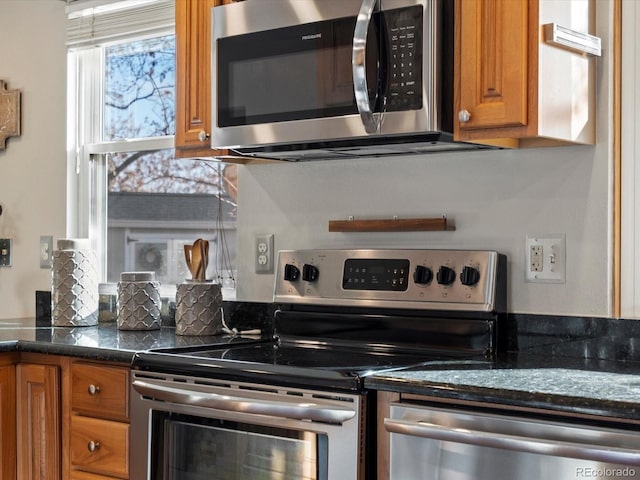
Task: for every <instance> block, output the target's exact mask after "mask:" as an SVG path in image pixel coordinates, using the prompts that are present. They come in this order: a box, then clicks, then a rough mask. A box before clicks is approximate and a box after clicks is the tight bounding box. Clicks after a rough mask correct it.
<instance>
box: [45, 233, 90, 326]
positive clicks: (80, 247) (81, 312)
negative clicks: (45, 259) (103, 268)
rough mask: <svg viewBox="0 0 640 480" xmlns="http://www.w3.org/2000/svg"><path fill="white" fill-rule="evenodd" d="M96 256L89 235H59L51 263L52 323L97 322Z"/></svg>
mask: <svg viewBox="0 0 640 480" xmlns="http://www.w3.org/2000/svg"><path fill="white" fill-rule="evenodd" d="M98 310H99V293H98V270H97V256H96V253H95V251H93V250H92V249H91V246H90V242H89V240H88V239H60V240H58V243H57V250H54V252H53V263H52V267H51V324H52V325H53V326H55V327H87V326H93V325H97V324H98Z"/></svg>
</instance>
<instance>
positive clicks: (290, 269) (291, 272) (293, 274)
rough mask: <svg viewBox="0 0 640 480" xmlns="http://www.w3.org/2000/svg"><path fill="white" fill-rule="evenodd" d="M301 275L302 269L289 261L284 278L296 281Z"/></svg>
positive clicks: (285, 267)
mask: <svg viewBox="0 0 640 480" xmlns="http://www.w3.org/2000/svg"><path fill="white" fill-rule="evenodd" d="M299 277H300V270H298V267H296V266H295V265H291V264H290V263H287V264H286V265H285V266H284V279H285V280H288V281H290V282H295V281H296V280H298V278H299Z"/></svg>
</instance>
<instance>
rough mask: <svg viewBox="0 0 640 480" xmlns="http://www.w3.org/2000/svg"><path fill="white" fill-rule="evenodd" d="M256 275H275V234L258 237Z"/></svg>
mask: <svg viewBox="0 0 640 480" xmlns="http://www.w3.org/2000/svg"><path fill="white" fill-rule="evenodd" d="M255 255H256V266H255V272H256V273H273V257H274V255H275V252H274V251H273V234H272V233H269V234H264V235H256V250H255Z"/></svg>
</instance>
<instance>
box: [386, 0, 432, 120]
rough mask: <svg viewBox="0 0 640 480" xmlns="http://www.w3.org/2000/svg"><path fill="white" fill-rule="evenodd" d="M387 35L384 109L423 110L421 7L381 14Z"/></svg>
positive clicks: (391, 110)
mask: <svg viewBox="0 0 640 480" xmlns="http://www.w3.org/2000/svg"><path fill="white" fill-rule="evenodd" d="M383 15H384V24H385V29H386V34H387V48H388V49H389V51H388V58H389V63H388V71H387V82H388V83H387V85H388V87H387V102H386V110H387V111H390V112H393V111H402V110H418V109H420V108H422V94H421V92H422V16H423V13H422V6H413V7H407V8H400V9H396V10H387V11H385V12H384V13H383Z"/></svg>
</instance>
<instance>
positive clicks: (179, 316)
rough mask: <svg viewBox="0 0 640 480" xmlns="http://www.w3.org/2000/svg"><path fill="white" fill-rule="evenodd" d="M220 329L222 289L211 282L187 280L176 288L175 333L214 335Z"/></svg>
mask: <svg viewBox="0 0 640 480" xmlns="http://www.w3.org/2000/svg"><path fill="white" fill-rule="evenodd" d="M220 330H222V290H221V289H220V285H219V284H217V283H211V282H198V281H191V282H190V281H187V282H183V283H180V284H178V288H177V290H176V334H177V335H215V334H217V333H220Z"/></svg>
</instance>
